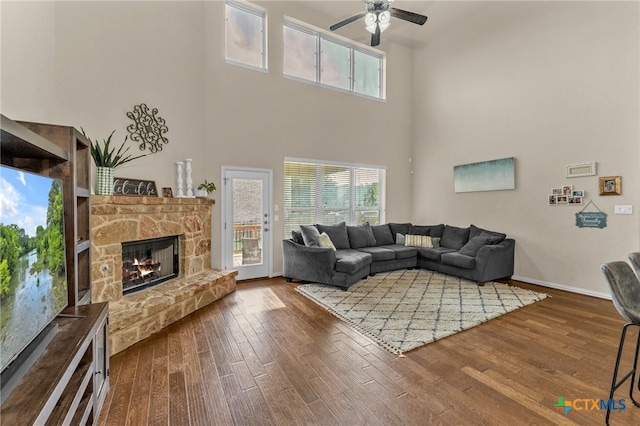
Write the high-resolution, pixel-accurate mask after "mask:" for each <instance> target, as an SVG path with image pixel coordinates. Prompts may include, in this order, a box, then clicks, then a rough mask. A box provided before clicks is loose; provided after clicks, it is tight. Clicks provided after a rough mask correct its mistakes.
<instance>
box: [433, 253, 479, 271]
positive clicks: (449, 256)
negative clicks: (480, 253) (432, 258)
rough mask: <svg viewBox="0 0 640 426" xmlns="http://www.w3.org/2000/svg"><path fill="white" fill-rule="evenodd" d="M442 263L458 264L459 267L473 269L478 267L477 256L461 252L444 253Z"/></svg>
mask: <svg viewBox="0 0 640 426" xmlns="http://www.w3.org/2000/svg"><path fill="white" fill-rule="evenodd" d="M441 261H442V263H444V264H445V265H451V266H457V267H459V268H465V269H473V268H475V267H476V258H475V257H471V256H465V255H464V254H460V253H459V252H458V253H456V252H453V253H444V254H443V255H442V257H441Z"/></svg>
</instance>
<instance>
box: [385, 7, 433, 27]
mask: <svg viewBox="0 0 640 426" xmlns="http://www.w3.org/2000/svg"><path fill="white" fill-rule="evenodd" d="M389 12H391V16H393V17H394V18H398V19H402V20H405V21H409V22H413V23H414V24H418V25H424V23H425V22H427V17H426V16H424V15H420V14H418V13H413V12H408V11H406V10H402V9H396V8H395V7H391V8H389Z"/></svg>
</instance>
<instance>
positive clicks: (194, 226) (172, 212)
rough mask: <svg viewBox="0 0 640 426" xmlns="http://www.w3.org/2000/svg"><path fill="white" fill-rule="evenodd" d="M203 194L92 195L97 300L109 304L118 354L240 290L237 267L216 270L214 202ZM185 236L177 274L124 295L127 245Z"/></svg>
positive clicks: (94, 296) (111, 339)
mask: <svg viewBox="0 0 640 426" xmlns="http://www.w3.org/2000/svg"><path fill="white" fill-rule="evenodd" d="M213 203H214V201H213V200H208V199H200V198H158V197H127V196H101V195H94V196H91V256H92V265H91V285H92V289H91V300H92V302H109V344H110V346H109V347H110V352H111V354H112V355H113V354H116V353H118V352H120V351H122V350H124V349H126V348H128V347H129V346H131V345H133V344H134V343H137V342H139V341H140V340H143V339H144V338H146V337H148V336H150V335H151V334H153V333H156V332H158V331H160V330H161V329H162V328H164V327H166V326H167V325H169V324H171V323H173V322H175V321H177V320H179V319H181V318H183V317H185V316H187V315H189V314H190V313H192V312H194V311H196V310H197V309H200V308H201V307H203V306H206V305H207V304H209V303H211V302H213V301H214V300H217V299H219V298H221V297H223V296H225V295H227V294H229V293H231V292H232V291H234V290H235V288H236V275H237V271H221V270H214V269H211V205H212V204H213ZM170 235H178V236H179V245H180V255H179V257H180V272H179V275H178V277H177V278H174V279H172V280H169V281H166V282H163V283H161V284H159V285H156V286H153V287H150V288H147V289H143V290H140V291H138V292H135V293H131V294H128V295H126V296H123V295H122V246H121V243H123V242H128V241H136V240H146V239H150V238H159V237H164V236H170Z"/></svg>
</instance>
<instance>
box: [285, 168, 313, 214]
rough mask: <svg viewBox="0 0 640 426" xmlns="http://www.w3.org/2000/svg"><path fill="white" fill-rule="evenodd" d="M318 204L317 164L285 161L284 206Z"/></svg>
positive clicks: (310, 205) (311, 205)
mask: <svg viewBox="0 0 640 426" xmlns="http://www.w3.org/2000/svg"><path fill="white" fill-rule="evenodd" d="M315 205H316V165H315V164H309V163H285V165H284V207H285V208H290V207H293V208H295V207H313V208H315Z"/></svg>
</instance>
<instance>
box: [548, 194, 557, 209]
mask: <svg viewBox="0 0 640 426" xmlns="http://www.w3.org/2000/svg"><path fill="white" fill-rule="evenodd" d="M549 205H550V206H557V205H558V200H556V195H553V194H550V195H549Z"/></svg>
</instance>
